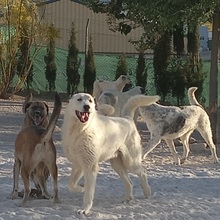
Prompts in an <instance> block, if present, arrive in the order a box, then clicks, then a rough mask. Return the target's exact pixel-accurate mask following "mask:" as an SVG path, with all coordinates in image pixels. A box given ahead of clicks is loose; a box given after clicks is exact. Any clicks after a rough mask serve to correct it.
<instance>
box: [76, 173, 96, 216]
mask: <svg viewBox="0 0 220 220" xmlns="http://www.w3.org/2000/svg"><path fill="white" fill-rule="evenodd" d="M96 177H97V171H95V170H86V171H85V172H84V179H85V192H84V197H83V207H82V209H79V210H78V214H84V215H88V213H89V211H90V209H91V208H92V205H93V198H94V193H95V184H96Z"/></svg>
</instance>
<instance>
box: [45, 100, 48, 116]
mask: <svg viewBox="0 0 220 220" xmlns="http://www.w3.org/2000/svg"><path fill="white" fill-rule="evenodd" d="M44 105H45V107H46V109H47V115H48V114H49V106H48V104H47V103H46V102H44Z"/></svg>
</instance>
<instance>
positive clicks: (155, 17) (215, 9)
mask: <svg viewBox="0 0 220 220" xmlns="http://www.w3.org/2000/svg"><path fill="white" fill-rule="evenodd" d="M84 2H85V3H87V4H88V7H89V8H91V9H92V10H93V11H94V12H97V13H98V12H101V13H107V15H108V17H109V18H110V21H109V22H108V23H109V24H110V25H111V24H112V23H116V22H115V21H117V24H114V30H115V31H119V32H121V33H124V34H128V33H129V32H130V31H132V29H134V28H135V27H138V26H139V27H140V26H141V27H143V29H144V36H145V37H146V41H147V42H148V43H149V44H150V43H152V42H154V41H155V39H156V40H157V39H158V36H161V35H163V33H164V32H167V31H173V30H174V29H175V27H176V26H179V25H180V24H182V23H183V22H184V23H185V24H188V25H189V27H188V28H191V27H195V25H198V24H201V23H202V22H207V21H210V19H212V21H213V39H212V50H211V70H210V89H209V100H210V102H209V112H210V113H211V112H212V113H211V114H210V117H211V122H212V128H213V130H214V132H213V135H214V136H215V135H216V123H217V106H218V102H217V97H218V83H217V81H218V79H217V75H218V74H217V72H218V67H217V66H218V49H217V48H218V38H217V37H218V35H219V33H218V28H219V20H220V19H219V8H220V2H219V0H212V1H207V0H199V1H191V0H175V1H167V0H147V1H146V0H137V1H133V0H112V1H109V2H108V3H106V2H105V3H103V2H101V1H97V0H84ZM111 28H112V27H111ZM214 139H215V138H214Z"/></svg>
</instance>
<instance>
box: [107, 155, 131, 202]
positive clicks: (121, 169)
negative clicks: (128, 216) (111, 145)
mask: <svg viewBox="0 0 220 220" xmlns="http://www.w3.org/2000/svg"><path fill="white" fill-rule="evenodd" d="M110 163H111V165H112V168H113V169H114V170H115V172H116V173H117V174H118V175H119V176H120V177H121V179H122V181H123V182H124V186H125V191H126V194H125V201H126V202H129V201H130V200H132V199H133V184H132V182H131V179H130V178H129V176H128V172H127V169H126V167H125V166H124V164H123V162H122V159H121V156H120V155H119V156H118V157H116V158H113V159H111V160H110Z"/></svg>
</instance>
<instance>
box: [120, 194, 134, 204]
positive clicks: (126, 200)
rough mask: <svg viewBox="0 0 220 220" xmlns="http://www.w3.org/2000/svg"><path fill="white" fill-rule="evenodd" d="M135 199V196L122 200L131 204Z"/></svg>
mask: <svg viewBox="0 0 220 220" xmlns="http://www.w3.org/2000/svg"><path fill="white" fill-rule="evenodd" d="M133 199H134V197H133V196H129V197H126V198H125V199H124V200H123V201H122V203H126V204H130V203H131V201H132V200H133Z"/></svg>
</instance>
